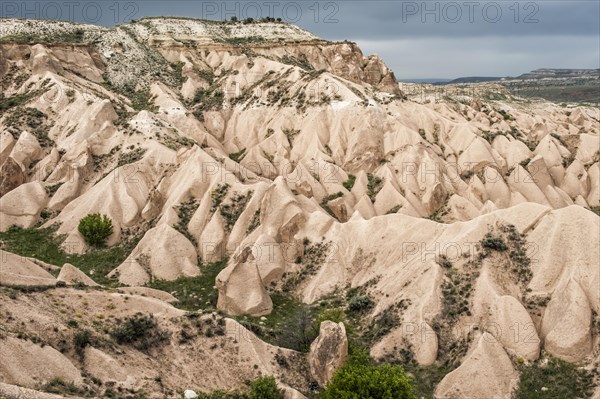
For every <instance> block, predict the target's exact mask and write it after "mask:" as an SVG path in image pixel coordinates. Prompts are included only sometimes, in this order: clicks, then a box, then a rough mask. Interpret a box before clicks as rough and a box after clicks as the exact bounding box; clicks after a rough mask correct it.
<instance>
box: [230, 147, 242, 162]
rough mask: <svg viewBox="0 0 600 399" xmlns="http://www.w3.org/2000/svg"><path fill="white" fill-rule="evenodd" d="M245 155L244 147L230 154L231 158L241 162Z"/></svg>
mask: <svg viewBox="0 0 600 399" xmlns="http://www.w3.org/2000/svg"><path fill="white" fill-rule="evenodd" d="M245 155H246V149H245V148H242V149H241V150H240V151H238V152H234V153H232V154H229V159H231V160H232V161H235V162H238V163H239V162H240V161H241V160H242V159H243V158H244V156H245Z"/></svg>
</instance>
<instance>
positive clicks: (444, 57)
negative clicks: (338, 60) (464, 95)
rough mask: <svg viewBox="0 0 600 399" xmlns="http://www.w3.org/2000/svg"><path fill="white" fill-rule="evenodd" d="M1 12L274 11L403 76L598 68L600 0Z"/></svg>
mask: <svg viewBox="0 0 600 399" xmlns="http://www.w3.org/2000/svg"><path fill="white" fill-rule="evenodd" d="M0 7H1V8H0V15H1V16H4V17H25V18H50V19H64V20H75V21H78V22H88V23H96V24H102V25H114V24H118V23H125V22H128V21H129V20H131V19H132V18H134V19H139V18H141V17H143V16H160V15H177V16H189V17H196V18H209V19H225V18H229V17H231V16H232V15H237V16H238V17H240V18H245V17H260V16H274V17H281V18H283V19H284V20H287V21H289V22H293V23H296V24H298V25H300V26H302V27H303V28H306V29H308V30H310V31H311V32H313V33H315V34H317V35H319V36H321V37H323V38H325V39H330V40H344V39H348V40H351V41H355V42H357V43H358V44H359V45H360V47H361V48H362V49H363V52H365V53H366V54H379V55H380V56H381V57H382V58H383V59H384V60H385V61H386V63H387V64H388V65H389V66H390V67H391V68H392V69H393V70H394V71H395V72H396V75H397V76H398V77H399V78H401V79H402V78H405V79H416V78H456V77H460V76H517V75H520V74H521V73H524V72H527V71H530V70H532V69H536V68H543V67H548V68H600V1H598V0H589V1H578V0H569V1H560V0H544V1H516V0H508V1H502V0H498V1H473V0H457V1H432V0H425V1H424V0H420V1H407V0H387V1H380V0H374V1H366V0H360V1H357V0H344V1H315V0H297V1H277V0H257V1H240V2H233V1H200V0H141V1H128V0H121V1H115V0H99V1H98V0H96V1H85V0H79V1H77V0H57V1H49V0H43V1H23V0H19V1H14V2H13V1H8V0H2V2H0Z"/></svg>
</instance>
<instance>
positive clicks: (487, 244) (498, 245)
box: [481, 233, 508, 251]
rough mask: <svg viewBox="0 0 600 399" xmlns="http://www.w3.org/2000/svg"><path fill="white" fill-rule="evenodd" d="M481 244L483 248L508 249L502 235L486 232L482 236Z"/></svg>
mask: <svg viewBox="0 0 600 399" xmlns="http://www.w3.org/2000/svg"><path fill="white" fill-rule="evenodd" d="M481 245H483V247H484V248H489V249H493V250H496V251H506V250H507V249H508V247H507V246H506V243H505V242H504V240H503V239H502V237H496V236H493V235H492V234H491V233H487V234H486V235H485V237H483V239H482V240H481Z"/></svg>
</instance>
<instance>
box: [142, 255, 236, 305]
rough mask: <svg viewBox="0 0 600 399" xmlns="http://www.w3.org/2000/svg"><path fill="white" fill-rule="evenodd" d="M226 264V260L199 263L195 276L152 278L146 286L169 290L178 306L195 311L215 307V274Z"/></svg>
mask: <svg viewBox="0 0 600 399" xmlns="http://www.w3.org/2000/svg"><path fill="white" fill-rule="evenodd" d="M225 266H227V260H226V259H225V260H223V261H221V262H217V263H210V264H206V265H202V264H201V265H200V272H201V273H200V275H199V276H197V277H181V278H179V279H177V280H173V281H166V280H153V281H152V282H150V283H149V284H148V287H151V288H154V289H157V290H162V291H165V292H170V293H171V294H173V296H175V298H177V300H178V302H177V303H176V304H175V306H177V307H178V308H181V309H184V310H188V311H197V310H198V309H216V307H217V298H218V292H217V290H216V289H215V288H214V286H215V280H216V278H217V275H218V274H219V273H220V272H221V270H223V269H224V268H225Z"/></svg>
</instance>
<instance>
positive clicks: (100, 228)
mask: <svg viewBox="0 0 600 399" xmlns="http://www.w3.org/2000/svg"><path fill="white" fill-rule="evenodd" d="M77 229H78V230H79V232H80V233H81V235H82V236H83V238H84V239H85V242H86V243H88V244H89V245H92V246H95V247H101V246H104V244H105V243H106V240H107V239H108V237H110V235H111V234H112V233H113V225H112V221H111V220H110V219H109V217H108V216H106V215H100V214H99V213H92V214H90V215H87V216H86V217H84V218H83V219H81V220H80V221H79V226H78V227H77Z"/></svg>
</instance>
